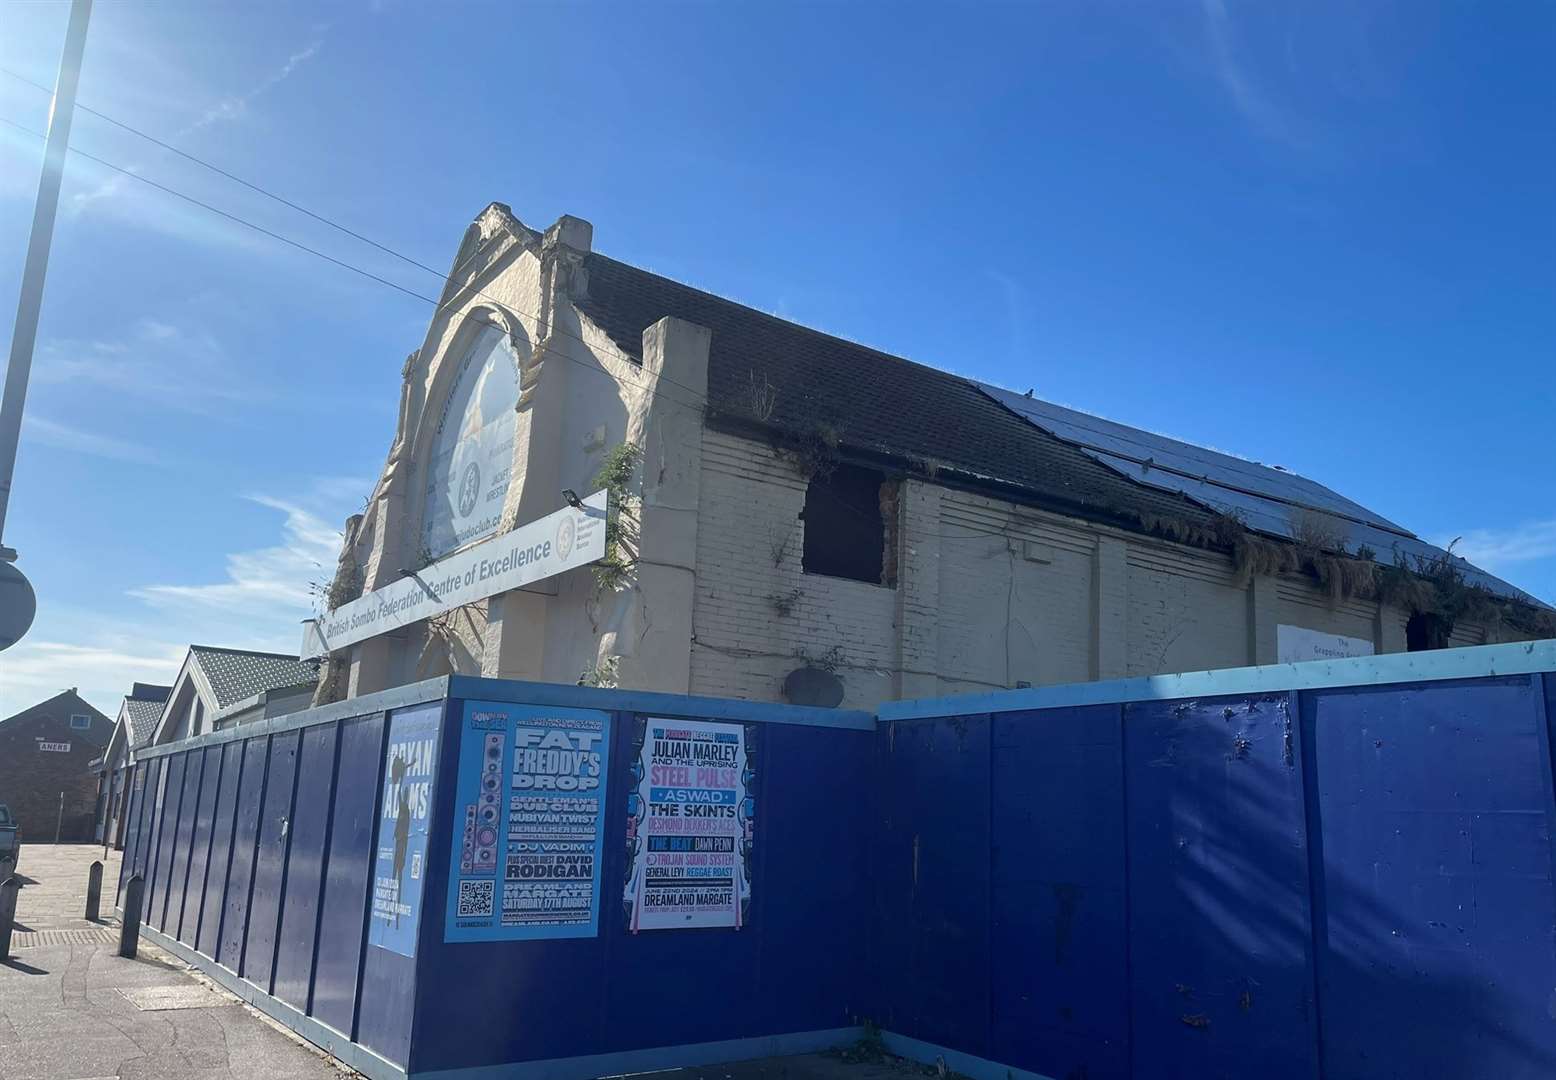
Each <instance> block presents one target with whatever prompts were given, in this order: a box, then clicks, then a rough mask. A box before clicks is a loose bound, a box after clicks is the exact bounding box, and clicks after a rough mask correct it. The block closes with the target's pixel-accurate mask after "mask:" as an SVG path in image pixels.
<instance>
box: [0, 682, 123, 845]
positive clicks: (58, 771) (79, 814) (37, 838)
mask: <svg viewBox="0 0 1556 1080" xmlns="http://www.w3.org/2000/svg"><path fill="white" fill-rule="evenodd" d="M112 734H113V722H112V721H110V720H109V719H108V717H106V716H104V715H103V714H102V713H100V712H98V711H97V710H96V709H94V708H93V707H92V706H91V705H88V704H87V703H86V701H85V700H83V699H82V697H81V695H80V694H78V693H76V691H75V689H74V688H71V689H69V690H65V691H63V692H61V693H59V694H56V695H55V696H53V697H51V698H49V699H48V700H47V701H42V702H39V703H38V704H37V705H34V706H33V707H32V708H30V709H24V710H23V711H21V712H19V713H17V714H16V715H15V716H11V717H8V718H7V719H5V720H3V721H0V803H4V804H6V805H7V806H9V807H10V808H11V814H12V816H13V817H15V819H16V822H17V824H18V825H19V826H20V829H21V837H22V842H23V843H24V844H27V843H34V844H37V843H44V844H46V843H52V842H53V840H54V834H55V829H56V827H58V829H59V839H60V841H61V842H63V843H88V842H90V841H91V840H92V838H93V832H94V830H93V824H94V821H95V818H96V810H97V776H96V775H95V773H94V771H93V769H92V765H93V762H94V761H96V759H98V758H99V757H101V756H102V753H103V748H104V747H106V746H107V745H108V740H109V738H110V737H111V736H112Z"/></svg>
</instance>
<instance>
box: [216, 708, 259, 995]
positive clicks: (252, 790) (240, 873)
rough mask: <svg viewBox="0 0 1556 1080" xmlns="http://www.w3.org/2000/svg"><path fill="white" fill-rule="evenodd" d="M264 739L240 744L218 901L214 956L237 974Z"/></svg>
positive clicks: (251, 878)
mask: <svg viewBox="0 0 1556 1080" xmlns="http://www.w3.org/2000/svg"><path fill="white" fill-rule="evenodd" d="M268 743H269V739H268V738H266V737H264V736H260V737H259V738H257V739H250V740H248V742H246V743H244V744H243V775H242V779H240V780H239V781H238V805H237V811H236V813H237V818H236V820H235V821H234V823H233V829H232V858H231V860H230V861H229V862H228V864H227V896H226V898H225V900H224V901H223V903H222V926H221V951H220V952H219V953H218V954H217V956H216V959H217V960H218V961H219V962H220V963H221V964H222V966H223V967H225V968H227V969H228V970H230V971H234V972H237V973H238V974H239V975H241V974H243V970H242V969H243V941H244V938H245V936H246V933H247V930H248V913H249V887H250V886H251V885H252V883H253V881H254V850H255V846H256V841H257V839H258V836H259V808H260V805H261V804H262V802H263V800H264V796H265V765H266V762H267V759H268V757H269V755H268V753H267V751H268V749H269V747H268Z"/></svg>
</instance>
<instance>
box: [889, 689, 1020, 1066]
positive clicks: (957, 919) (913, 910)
mask: <svg viewBox="0 0 1556 1080" xmlns="http://www.w3.org/2000/svg"><path fill="white" fill-rule="evenodd" d="M991 727H992V725H991V724H990V721H989V718H988V716H986V715H972V716H964V717H951V718H948V719H945V720H935V721H929V722H926V723H923V724H909V725H900V726H899V728H898V729H897V730H895V731H892V732H888V733H887V738H888V747H887V750H886V754H887V760H888V762H889V766H888V771H887V777H886V780H885V791H884V792H883V796H882V797H883V800H885V801H886V805H887V807H888V809H887V810H886V814H887V818H886V822H885V827H886V835H885V836H884V838H883V840H882V844H881V849H882V850H881V856H882V858H883V859H884V860H885V861H886V862H887V863H888V864H889V865H890V866H894V867H896V869H888V870H887V871H886V880H887V882H888V883H889V885H890V887H892V888H893V889H895V890H899V891H898V892H896V893H895V894H894V895H892V896H890V897H888V898H887V899H886V900H885V901H884V902H883V904H882V908H881V918H882V921H883V924H884V925H883V930H884V931H885V935H884V940H883V941H882V942H881V944H880V946H879V954H878V955H879V957H880V963H881V968H880V974H879V977H880V985H881V990H882V994H883V998H882V1002H881V1005H880V1011H881V1017H882V1020H881V1023H882V1025H883V1026H886V1027H889V1028H890V1030H892V1031H896V1032H898V1033H900V1034H903V1035H908V1036H911V1037H912V1038H915V1039H923V1040H926V1041H930V1042H942V1043H943V1042H945V1041H946V1040H947V1039H951V1038H955V1039H957V1040H958V1043H957V1045H958V1046H960V1047H961V1048H963V1049H965V1050H966V1051H967V1052H968V1053H972V1054H979V1055H982V1054H985V1053H987V1052H988V1041H989V1019H990V1012H989V966H988V965H989V936H988V933H989V845H990V834H989V763H990V754H989V740H990V731H991ZM904 867H905V868H906V871H907V878H906V881H904V880H903V870H902V868H904Z"/></svg>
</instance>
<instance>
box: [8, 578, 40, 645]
mask: <svg viewBox="0 0 1556 1080" xmlns="http://www.w3.org/2000/svg"><path fill="white" fill-rule="evenodd" d="M37 613H38V598H37V596H36V595H34V593H33V591H32V583H31V582H29V581H28V580H27V576H26V575H25V574H23V573H22V572H21V571H20V570H18V569H17V568H16V566H15V565H14V564H12V563H8V562H0V649H9V648H10V647H11V646H12V645H15V644H16V643H17V642H18V641H20V640H22V637H23V636H24V635H25V634H26V633H27V628H28V627H30V626H31V625H32V617H33V616H34V615H36V614H37Z"/></svg>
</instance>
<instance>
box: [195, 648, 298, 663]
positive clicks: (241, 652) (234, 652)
mask: <svg viewBox="0 0 1556 1080" xmlns="http://www.w3.org/2000/svg"><path fill="white" fill-rule="evenodd" d="M189 651H190V652H215V653H226V654H228V655H229V656H268V657H271V658H272V659H275V660H295V661H297V662H298V663H303V659H302V657H300V656H296V655H294V654H292V653H277V652H264V651H263V650H260V649H234V648H232V647H230V646H225V645H190V646H189Z"/></svg>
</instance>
